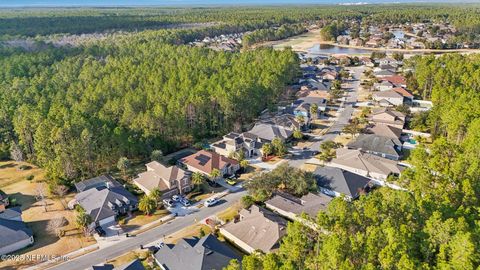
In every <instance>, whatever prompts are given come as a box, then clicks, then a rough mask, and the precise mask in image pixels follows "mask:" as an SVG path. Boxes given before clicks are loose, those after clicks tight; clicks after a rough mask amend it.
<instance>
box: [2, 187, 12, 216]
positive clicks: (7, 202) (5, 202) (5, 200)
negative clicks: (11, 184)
mask: <svg viewBox="0 0 480 270" xmlns="http://www.w3.org/2000/svg"><path fill="white" fill-rule="evenodd" d="M9 205H10V200H9V199H8V195H7V194H6V193H5V192H3V191H2V190H0V211H2V210H5V208H7V207H8V206H9Z"/></svg>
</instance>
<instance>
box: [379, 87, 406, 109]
mask: <svg viewBox="0 0 480 270" xmlns="http://www.w3.org/2000/svg"><path fill="white" fill-rule="evenodd" d="M372 99H373V100H374V101H377V102H380V101H383V102H382V103H381V105H382V107H389V106H398V105H402V104H403V96H402V95H401V94H399V93H397V92H396V91H393V90H388V91H383V92H375V93H373V95H372Z"/></svg>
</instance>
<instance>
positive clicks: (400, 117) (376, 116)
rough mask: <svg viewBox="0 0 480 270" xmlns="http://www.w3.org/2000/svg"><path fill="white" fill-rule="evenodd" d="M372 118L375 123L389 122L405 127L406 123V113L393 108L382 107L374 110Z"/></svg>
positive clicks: (389, 123) (392, 124)
mask: <svg viewBox="0 0 480 270" xmlns="http://www.w3.org/2000/svg"><path fill="white" fill-rule="evenodd" d="M370 120H371V121H372V122H374V123H375V124H387V125H390V126H394V127H396V128H400V129H403V126H404V125H405V114H403V113H401V112H398V111H395V110H393V109H391V108H380V109H376V110H374V111H373V112H372V115H371V116H370Z"/></svg>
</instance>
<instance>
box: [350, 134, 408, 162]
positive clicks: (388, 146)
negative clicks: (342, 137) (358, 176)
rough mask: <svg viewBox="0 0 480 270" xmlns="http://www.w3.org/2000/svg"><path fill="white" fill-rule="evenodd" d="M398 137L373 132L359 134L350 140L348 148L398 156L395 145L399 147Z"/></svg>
mask: <svg viewBox="0 0 480 270" xmlns="http://www.w3.org/2000/svg"><path fill="white" fill-rule="evenodd" d="M401 145H402V143H401V142H400V140H399V139H396V138H388V137H383V136H378V135H375V134H360V135H359V136H358V138H357V139H356V140H355V141H353V142H350V143H349V144H348V145H347V147H348V148H350V149H361V150H363V151H365V152H377V153H384V154H388V155H390V156H396V157H400V155H399V154H398V152H397V150H396V149H395V147H401Z"/></svg>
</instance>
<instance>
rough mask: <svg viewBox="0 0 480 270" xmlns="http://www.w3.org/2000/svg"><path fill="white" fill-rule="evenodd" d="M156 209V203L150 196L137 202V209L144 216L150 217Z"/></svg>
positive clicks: (145, 196)
mask: <svg viewBox="0 0 480 270" xmlns="http://www.w3.org/2000/svg"><path fill="white" fill-rule="evenodd" d="M156 207H157V202H156V201H155V199H154V198H153V197H151V196H147V195H144V196H143V197H142V198H141V199H140V202H138V209H140V211H142V212H144V213H145V214H146V215H151V214H152V213H153V211H154V210H155V208H156Z"/></svg>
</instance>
